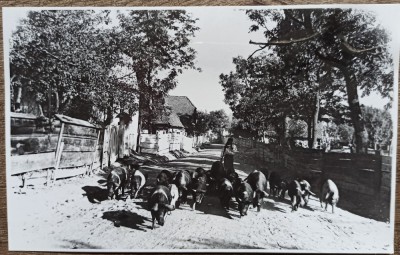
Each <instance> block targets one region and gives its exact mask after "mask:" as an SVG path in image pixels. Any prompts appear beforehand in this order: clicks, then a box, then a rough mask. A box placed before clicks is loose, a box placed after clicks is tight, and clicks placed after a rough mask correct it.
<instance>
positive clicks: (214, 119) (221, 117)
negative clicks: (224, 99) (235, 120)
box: [208, 109, 229, 134]
mask: <svg viewBox="0 0 400 255" xmlns="http://www.w3.org/2000/svg"><path fill="white" fill-rule="evenodd" d="M209 119H210V120H209V124H208V127H209V128H210V130H212V131H213V132H215V133H219V134H221V133H222V131H223V129H225V128H226V127H227V126H228V124H229V118H228V115H227V114H226V113H225V111H224V110H222V109H221V110H217V111H211V112H210V113H209Z"/></svg>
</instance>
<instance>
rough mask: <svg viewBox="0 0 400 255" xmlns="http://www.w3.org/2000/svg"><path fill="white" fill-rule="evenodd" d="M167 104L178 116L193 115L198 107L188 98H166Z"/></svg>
mask: <svg viewBox="0 0 400 255" xmlns="http://www.w3.org/2000/svg"><path fill="white" fill-rule="evenodd" d="M165 103H166V105H168V106H170V107H171V108H172V111H173V112H174V113H176V114H177V115H178V116H182V115H193V114H194V112H195V111H196V106H194V104H193V103H192V101H190V99H189V98H188V97H187V96H166V97H165Z"/></svg>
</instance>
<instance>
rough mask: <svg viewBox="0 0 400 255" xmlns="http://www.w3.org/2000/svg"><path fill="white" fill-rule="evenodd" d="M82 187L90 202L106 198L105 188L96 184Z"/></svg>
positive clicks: (95, 202) (94, 202)
mask: <svg viewBox="0 0 400 255" xmlns="http://www.w3.org/2000/svg"><path fill="white" fill-rule="evenodd" d="M82 189H83V190H84V191H85V192H86V194H83V195H84V196H86V197H87V198H88V200H89V202H90V203H93V204H98V203H100V202H101V201H104V200H107V189H102V188H100V187H98V186H84V187H82Z"/></svg>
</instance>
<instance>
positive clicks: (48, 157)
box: [10, 152, 56, 175]
mask: <svg viewBox="0 0 400 255" xmlns="http://www.w3.org/2000/svg"><path fill="white" fill-rule="evenodd" d="M10 159H11V167H10V170H11V171H10V172H11V174H12V175H14V174H21V173H26V172H30V171H35V170H41V169H46V168H50V167H54V166H55V159H56V158H55V156H54V152H47V153H39V154H28V155H21V156H12V157H11V158H10Z"/></svg>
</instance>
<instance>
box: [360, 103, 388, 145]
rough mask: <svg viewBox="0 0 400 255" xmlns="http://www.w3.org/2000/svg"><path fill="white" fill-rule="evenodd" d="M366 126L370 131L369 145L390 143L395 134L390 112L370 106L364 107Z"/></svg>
mask: <svg viewBox="0 0 400 255" xmlns="http://www.w3.org/2000/svg"><path fill="white" fill-rule="evenodd" d="M361 109H362V112H363V116H364V121H365V126H366V129H367V131H368V137H369V145H370V147H372V148H375V146H376V145H380V144H386V145H390V144H391V141H392V136H393V123H392V118H391V116H390V113H389V112H388V111H387V110H381V109H377V108H373V107H370V106H363V107H362V108H361Z"/></svg>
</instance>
